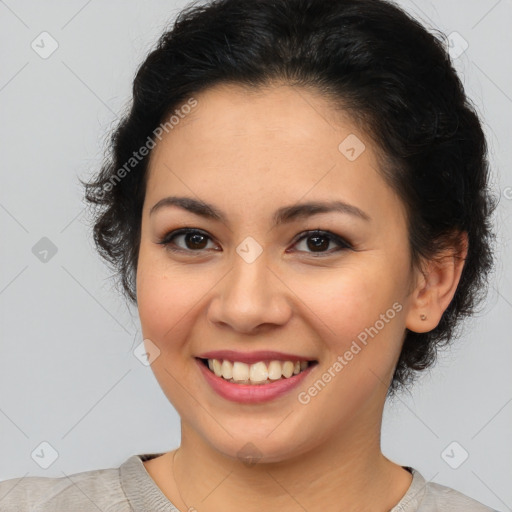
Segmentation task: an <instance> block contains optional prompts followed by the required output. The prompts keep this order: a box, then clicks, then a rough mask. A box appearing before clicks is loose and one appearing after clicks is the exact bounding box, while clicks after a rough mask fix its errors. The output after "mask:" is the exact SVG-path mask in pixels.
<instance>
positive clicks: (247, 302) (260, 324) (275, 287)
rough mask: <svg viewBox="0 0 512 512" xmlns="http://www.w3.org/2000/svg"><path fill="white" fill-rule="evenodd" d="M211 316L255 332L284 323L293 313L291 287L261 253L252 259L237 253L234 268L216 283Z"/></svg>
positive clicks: (224, 324)
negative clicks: (249, 261)
mask: <svg viewBox="0 0 512 512" xmlns="http://www.w3.org/2000/svg"><path fill="white" fill-rule="evenodd" d="M215 290H216V294H215V296H214V297H213V298H212V300H211V301H210V304H209V308H208V320H209V321H210V322H212V323H214V324H217V325H218V326H221V327H223V328H228V327H229V328H231V329H233V330H234V331H237V332H240V333H245V334H253V333H261V331H262V330H265V329H272V327H274V328H275V327H279V326H283V325H285V324H286V323H287V322H288V321H289V319H290V318H291V315H292V305H291V300H290V294H289V289H288V288H287V287H286V285H285V284H283V281H282V279H280V278H279V276H278V275H277V272H275V271H274V270H273V269H271V268H270V267H269V265H268V261H267V260H266V258H265V257H264V256H263V254H262V255H260V257H258V258H257V259H256V260H255V261H253V262H252V263H248V262H246V261H244V259H243V258H241V257H239V256H238V255H235V257H234V263H233V267H232V270H231V271H230V272H228V274H227V275H226V276H225V278H224V279H222V280H221V282H220V283H219V284H218V285H217V286H216V287H215Z"/></svg>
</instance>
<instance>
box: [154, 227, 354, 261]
mask: <svg viewBox="0 0 512 512" xmlns="http://www.w3.org/2000/svg"><path fill="white" fill-rule="evenodd" d="M187 234H199V235H203V236H205V237H207V238H209V239H210V240H212V238H211V237H210V236H209V235H208V234H207V233H206V232H204V231H202V230H200V229H195V228H182V229H177V230H175V231H171V232H169V233H167V234H166V235H165V236H164V237H163V238H162V239H160V240H159V241H158V242H157V243H158V244H160V245H163V246H164V247H165V248H166V249H167V250H169V251H172V252H176V253H189V254H190V253H198V254H201V253H202V252H204V251H205V250H206V249H198V250H193V249H183V248H176V246H175V244H174V242H172V241H171V240H173V239H174V238H176V237H178V236H180V235H187ZM314 236H316V237H322V238H327V239H328V240H329V241H330V242H334V243H336V244H338V246H339V247H338V248H337V249H335V250H334V251H333V250H331V251H324V252H317V253H315V252H309V254H312V255H313V257H315V258H318V257H323V256H329V255H331V254H333V253H337V252H340V251H343V250H347V249H349V250H353V248H352V246H351V244H350V243H349V242H347V241H346V240H344V239H343V238H342V237H340V236H338V235H335V234H334V233H331V232H330V231H324V230H321V229H314V230H310V231H303V232H302V233H299V234H298V235H297V236H296V237H295V238H294V241H293V245H296V244H297V243H299V242H301V241H302V240H305V239H306V240H307V239H308V238H312V237H314ZM299 252H304V251H299ZM306 252H307V251H306Z"/></svg>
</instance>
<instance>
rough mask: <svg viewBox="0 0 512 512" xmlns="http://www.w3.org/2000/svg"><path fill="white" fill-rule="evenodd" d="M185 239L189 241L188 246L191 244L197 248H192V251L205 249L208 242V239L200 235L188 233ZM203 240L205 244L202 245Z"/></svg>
mask: <svg viewBox="0 0 512 512" xmlns="http://www.w3.org/2000/svg"><path fill="white" fill-rule="evenodd" d="M185 239H186V241H187V244H188V243H189V242H190V245H192V246H195V247H191V249H203V248H204V246H205V245H206V244H205V243H204V242H205V240H206V237H205V236H204V235H201V234H199V233H187V235H186V236H185ZM201 239H202V240H203V244H201Z"/></svg>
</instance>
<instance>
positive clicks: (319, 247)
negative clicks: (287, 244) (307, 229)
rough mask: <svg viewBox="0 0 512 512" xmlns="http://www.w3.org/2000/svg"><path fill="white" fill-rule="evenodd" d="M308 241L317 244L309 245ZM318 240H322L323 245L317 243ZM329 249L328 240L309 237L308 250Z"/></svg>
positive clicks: (323, 237) (319, 237)
mask: <svg viewBox="0 0 512 512" xmlns="http://www.w3.org/2000/svg"><path fill="white" fill-rule="evenodd" d="M309 240H316V241H317V242H316V243H314V244H310V243H309ZM318 240H323V241H324V243H323V244H322V243H318ZM327 247H329V240H328V239H327V237H325V236H318V235H317V236H310V237H309V238H308V248H309V249H322V248H323V249H327Z"/></svg>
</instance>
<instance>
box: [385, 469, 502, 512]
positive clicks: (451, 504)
mask: <svg viewBox="0 0 512 512" xmlns="http://www.w3.org/2000/svg"><path fill="white" fill-rule="evenodd" d="M410 469H411V470H412V474H413V480H412V483H411V486H410V488H409V490H408V491H407V493H406V494H405V496H404V497H403V498H402V499H401V500H400V502H399V503H398V504H397V505H396V506H395V507H393V509H392V510H391V511H390V512H445V511H446V512H498V511H496V510H494V509H493V508H490V507H487V506H486V505H484V504H483V503H480V502H479V501H477V500H475V499H473V498H470V497H469V496H466V495H465V494H463V493H461V492H459V491H457V490H455V489H452V488H451V487H447V486H445V485H441V484H438V483H435V482H427V481H426V479H425V478H424V477H423V475H421V473H419V472H418V471H417V470H416V469H414V468H410Z"/></svg>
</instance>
